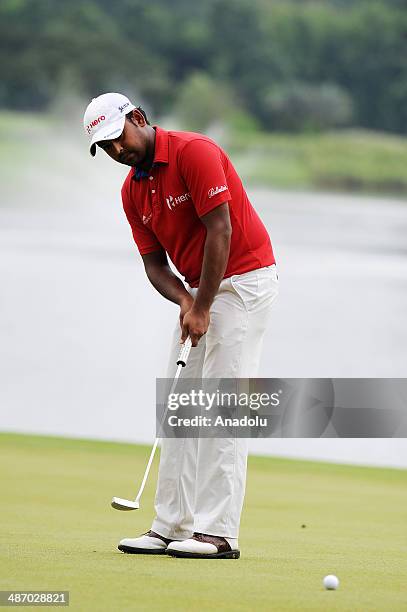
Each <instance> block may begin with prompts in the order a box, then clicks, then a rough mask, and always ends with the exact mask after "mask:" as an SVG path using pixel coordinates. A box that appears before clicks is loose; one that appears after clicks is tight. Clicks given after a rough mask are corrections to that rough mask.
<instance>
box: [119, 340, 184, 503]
mask: <svg viewBox="0 0 407 612" xmlns="http://www.w3.org/2000/svg"><path fill="white" fill-rule="evenodd" d="M191 348H192V343H191V338H190V337H189V336H188V338H187V339H186V340H185V342H184V344H183V346H182V348H181V350H180V353H179V355H178V359H177V366H178V368H177V371H176V374H175V377H174V381H173V383H172V386H171V390H170V392H169V394H168V395H171V393H173V392H174V389H175V387H176V385H177V381H178V378H179V376H180V374H181V370H182V368H185V366H186V365H187V361H188V357H189V353H190V351H191ZM167 412H168V403H167V407H166V410H165V412H164V416H163V421H164V419H165V417H166V415H167ZM159 441H160V439H159V438H156V439H155V442H154V446H153V448H152V450H151V453H150V458H149V460H148V463H147V467H146V471H145V472H144V477H143V480H142V482H141V486H140V489H139V492H138V493H137V497H136V499H135V500H130V499H123V498H122V497H113V499H112V504H111V505H112V508H114V509H115V510H138V509H139V508H140V498H141V495H142V493H143V491H144V487H145V485H146V482H147V478H148V474H149V472H150V468H151V464H152V463H153V459H154V455H155V451H156V448H157V446H158V443H159Z"/></svg>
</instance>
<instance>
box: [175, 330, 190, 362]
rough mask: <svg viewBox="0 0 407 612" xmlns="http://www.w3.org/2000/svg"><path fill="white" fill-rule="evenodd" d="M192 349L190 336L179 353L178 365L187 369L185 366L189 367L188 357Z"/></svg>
mask: <svg viewBox="0 0 407 612" xmlns="http://www.w3.org/2000/svg"><path fill="white" fill-rule="evenodd" d="M191 348H192V343H191V338H190V337H189V336H188V338H187V339H186V340H185V342H184V344H183V346H182V348H181V350H180V352H179V355H178V360H177V365H182V367H183V368H185V366H186V365H187V361H188V357H189V353H190V351H191Z"/></svg>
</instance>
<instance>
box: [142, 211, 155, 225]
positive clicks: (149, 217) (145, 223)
mask: <svg viewBox="0 0 407 612" xmlns="http://www.w3.org/2000/svg"><path fill="white" fill-rule="evenodd" d="M152 216H153V213H150V214H149V215H148V216H147V217H146V215H143V223H144V225H147V223H149V222H150V221H151V217H152Z"/></svg>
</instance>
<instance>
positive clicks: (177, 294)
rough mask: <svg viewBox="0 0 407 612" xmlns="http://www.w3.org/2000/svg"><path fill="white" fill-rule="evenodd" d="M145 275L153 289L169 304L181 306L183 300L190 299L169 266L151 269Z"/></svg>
mask: <svg viewBox="0 0 407 612" xmlns="http://www.w3.org/2000/svg"><path fill="white" fill-rule="evenodd" d="M146 273H147V277H148V279H149V281H150V283H151V284H152V285H153V287H154V288H155V289H156V290H157V291H158V292H159V293H161V295H162V296H163V297H165V298H166V299H167V300H169V301H170V302H174V304H178V305H181V304H182V302H183V301H184V300H186V299H191V296H190V295H189V293H188V291H187V290H186V289H185V287H184V284H183V282H182V281H181V279H180V278H178V276H176V275H175V274H174V273H173V272H172V270H171V268H170V267H169V266H162V267H156V268H152V269H150V270H146Z"/></svg>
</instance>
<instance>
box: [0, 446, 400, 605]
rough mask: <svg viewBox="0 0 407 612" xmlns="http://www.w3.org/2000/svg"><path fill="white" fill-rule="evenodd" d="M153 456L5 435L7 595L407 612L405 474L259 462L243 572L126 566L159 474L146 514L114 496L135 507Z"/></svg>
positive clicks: (0, 584)
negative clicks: (327, 581)
mask: <svg viewBox="0 0 407 612" xmlns="http://www.w3.org/2000/svg"><path fill="white" fill-rule="evenodd" d="M148 451H149V449H148V448H147V447H143V446H133V445H129V444H116V443H105V442H94V441H81V440H68V439H64V438H51V437H40V436H23V435H14V434H2V435H0V470H1V483H2V491H1V493H2V494H1V498H0V504H1V515H0V518H1V527H2V529H1V540H0V555H1V565H0V589H3V590H11V589H18V590H29V589H31V590H69V591H70V608H69V609H72V610H86V611H90V610H92V611H93V610H97V611H105V610H106V611H124V610H146V611H147V610H149V611H151V610H171V611H172V610H177V611H183V610H185V611H188V612H189V611H190V610H193V609H197V610H200V611H201V610H213V609H220V610H222V611H223V610H233V611H240V610H242V611H245V612H246V611H247V610H276V611H280V610H301V611H303V610H310V611H311V610H312V611H313V612H314V611H318V610H321V611H324V612H327V611H329V612H330V611H335V610H349V611H352V612H353V611H358V612H359V611H363V612H366V611H368V610H372V611H373V610H374V611H378V610H386V611H387V612H388V611H391V612H395V611H397V610H406V609H407V591H406V569H407V567H406V552H407V550H406V549H407V546H406V540H407V533H406V532H407V486H406V485H407V471H406V470H391V469H376V468H360V467H348V466H337V465H330V464H322V463H314V462H305V461H291V460H280V459H273V458H264V457H251V458H250V460H249V480H248V489H247V497H246V505H245V510H244V513H243V521H242V529H241V538H240V549H241V551H242V556H241V559H240V560H239V561H235V560H212V561H208V560H205V561H204V560H185V559H173V558H169V557H166V556H164V557H147V556H136V555H125V554H122V553H120V552H119V551H117V550H116V544H117V542H118V540H119V539H120V538H122V537H125V536H135V535H136V534H139V533H141V532H143V531H147V529H148V528H149V527H150V524H151V519H152V517H153V493H154V481H155V478H156V471H153V473H152V475H151V479H150V481H149V483H148V484H147V489H146V491H145V495H144V498H143V500H142V508H141V509H140V510H138V511H135V512H129V513H123V512H117V511H115V510H113V509H111V508H110V506H109V503H110V498H111V497H112V496H113V495H118V496H123V497H126V496H130V497H132V496H133V495H134V492H135V490H136V489H137V487H138V484H139V481H140V478H141V476H142V474H143V471H144V467H145V462H146V459H147V456H148ZM156 464H157V461H156ZM330 573H332V574H336V575H337V576H338V577H339V579H340V581H341V584H340V587H339V590H338V591H325V590H324V589H323V587H322V578H323V577H324V575H326V574H330ZM26 609H34V608H32V607H29V608H26Z"/></svg>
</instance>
